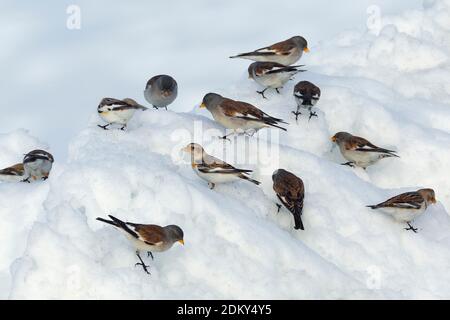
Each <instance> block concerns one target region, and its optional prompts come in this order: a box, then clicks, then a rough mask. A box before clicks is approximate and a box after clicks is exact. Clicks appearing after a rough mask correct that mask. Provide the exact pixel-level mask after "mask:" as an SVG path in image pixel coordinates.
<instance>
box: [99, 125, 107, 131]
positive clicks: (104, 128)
mask: <svg viewBox="0 0 450 320" xmlns="http://www.w3.org/2000/svg"><path fill="white" fill-rule="evenodd" d="M97 126H98V127H99V128H102V129H103V130H109V129H108V126H109V124H106V125H104V126H101V125H99V124H98V125H97Z"/></svg>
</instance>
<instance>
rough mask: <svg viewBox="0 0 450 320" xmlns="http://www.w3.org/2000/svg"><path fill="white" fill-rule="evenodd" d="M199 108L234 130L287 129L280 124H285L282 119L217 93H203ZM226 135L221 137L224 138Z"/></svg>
mask: <svg viewBox="0 0 450 320" xmlns="http://www.w3.org/2000/svg"><path fill="white" fill-rule="evenodd" d="M200 108H206V109H208V111H209V112H211V114H212V116H213V118H214V120H215V121H217V122H218V123H220V124H221V125H222V126H224V127H225V128H227V129H232V130H233V131H234V132H236V130H243V131H244V132H247V131H248V130H253V133H255V132H257V131H258V130H260V129H261V128H266V127H274V128H278V129H281V130H284V131H287V129H285V128H283V127H281V126H280V124H287V123H286V122H284V121H283V120H282V119H278V118H274V117H272V116H269V115H268V114H267V113H265V112H263V111H261V110H260V109H258V108H257V107H255V106H253V105H251V104H249V103H246V102H242V101H236V100H232V99H228V98H224V97H222V96H221V95H219V94H217V93H208V94H207V95H205V96H204V98H203V101H202V104H201V105H200ZM227 136H228V135H225V136H223V137H221V138H222V139H226V138H227Z"/></svg>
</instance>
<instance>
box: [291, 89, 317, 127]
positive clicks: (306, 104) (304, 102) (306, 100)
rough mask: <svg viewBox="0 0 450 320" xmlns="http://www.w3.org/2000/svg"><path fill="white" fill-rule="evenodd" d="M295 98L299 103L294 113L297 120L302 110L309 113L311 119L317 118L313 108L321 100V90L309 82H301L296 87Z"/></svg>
mask: <svg viewBox="0 0 450 320" xmlns="http://www.w3.org/2000/svg"><path fill="white" fill-rule="evenodd" d="M294 97H295V100H296V101H297V111H292V113H293V114H295V120H298V116H299V115H301V112H300V108H302V109H306V110H308V111H309V119H310V120H311V118H312V117H317V113H315V112H312V111H311V110H312V108H313V107H314V106H315V105H316V104H317V102H318V101H319V99H320V88H319V87H318V86H316V85H315V84H313V83H311V82H309V81H300V82H299V83H297V84H296V85H295V87H294Z"/></svg>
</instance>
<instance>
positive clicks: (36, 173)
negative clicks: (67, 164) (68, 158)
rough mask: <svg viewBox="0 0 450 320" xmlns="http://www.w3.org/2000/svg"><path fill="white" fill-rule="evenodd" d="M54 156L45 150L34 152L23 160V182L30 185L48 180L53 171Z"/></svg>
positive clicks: (29, 153)
mask: <svg viewBox="0 0 450 320" xmlns="http://www.w3.org/2000/svg"><path fill="white" fill-rule="evenodd" d="M54 161H55V160H54V158H53V156H52V155H51V154H50V153H48V152H47V151H44V150H33V151H30V152H28V153H27V154H26V155H25V157H24V158H23V168H24V177H25V179H24V180H22V181H23V182H28V183H30V182H31V181H36V180H47V179H48V177H49V175H50V171H51V170H52V166H53V162H54Z"/></svg>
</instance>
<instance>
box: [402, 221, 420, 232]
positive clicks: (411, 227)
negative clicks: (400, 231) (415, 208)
mask: <svg viewBox="0 0 450 320" xmlns="http://www.w3.org/2000/svg"><path fill="white" fill-rule="evenodd" d="M408 226H409V228H405V230H407V231H409V230H411V231H412V232H414V233H417V231H418V230H419V229H418V228H414V227H413V226H412V225H411V224H410V223H409V222H408Z"/></svg>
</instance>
